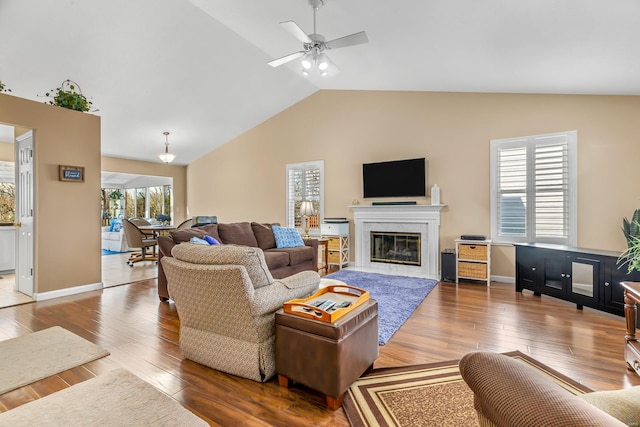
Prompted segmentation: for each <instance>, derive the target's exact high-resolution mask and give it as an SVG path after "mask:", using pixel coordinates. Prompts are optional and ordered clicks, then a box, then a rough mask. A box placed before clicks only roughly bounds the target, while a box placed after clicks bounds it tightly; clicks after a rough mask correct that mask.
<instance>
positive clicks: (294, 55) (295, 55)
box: [268, 51, 307, 67]
mask: <svg viewBox="0 0 640 427" xmlns="http://www.w3.org/2000/svg"><path fill="white" fill-rule="evenodd" d="M305 53H307V52H305V51H300V52H295V53H290V54H289V55H286V56H283V57H282V58H278V59H274V60H273V61H269V62H268V64H269V65H271V66H272V67H279V66H280V65H283V64H286V63H287V62H291V61H293V60H294V59H298V58H300V57H301V56H304V54H305Z"/></svg>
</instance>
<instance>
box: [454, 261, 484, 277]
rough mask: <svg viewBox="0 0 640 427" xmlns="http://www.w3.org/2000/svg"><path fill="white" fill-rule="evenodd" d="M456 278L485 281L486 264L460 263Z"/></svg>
mask: <svg viewBox="0 0 640 427" xmlns="http://www.w3.org/2000/svg"><path fill="white" fill-rule="evenodd" d="M458 276H460V277H469V278H473V279H482V280H485V279H486V278H487V264H482V263H478V262H464V261H460V262H458Z"/></svg>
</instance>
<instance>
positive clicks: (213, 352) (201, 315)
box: [161, 243, 320, 381]
mask: <svg viewBox="0 0 640 427" xmlns="http://www.w3.org/2000/svg"><path fill="white" fill-rule="evenodd" d="M171 253H172V255H173V257H164V258H162V261H161V262H162V267H163V268H164V271H165V273H166V276H167V282H168V290H169V295H170V297H171V299H172V300H173V301H174V302H175V305H176V309H177V311H178V317H179V318H180V349H181V350H182V354H183V355H184V357H185V358H187V359H190V360H193V361H195V362H198V363H201V364H203V365H206V366H209V367H211V368H213V369H217V370H219V371H223V372H227V373H230V374H233V375H238V376H241V377H245V378H249V379H252V380H254V381H266V380H268V379H269V378H271V377H272V376H273V375H274V374H275V312H276V311H277V310H278V309H280V308H282V304H283V303H284V302H285V301H288V300H290V299H292V298H302V297H305V296H307V295H310V294H311V293H313V292H315V291H316V290H317V289H318V285H319V283H320V276H319V275H318V273H316V272H315V271H303V272H300V273H297V274H294V275H293V276H289V277H286V278H284V279H280V280H275V279H274V278H273V277H272V276H271V273H269V269H268V268H267V264H266V262H265V260H264V254H263V252H262V250H261V249H260V248H253V247H248V246H235V245H211V246H209V245H197V244H193V243H182V244H180V245H177V246H175V247H174V248H173V250H172V251H171Z"/></svg>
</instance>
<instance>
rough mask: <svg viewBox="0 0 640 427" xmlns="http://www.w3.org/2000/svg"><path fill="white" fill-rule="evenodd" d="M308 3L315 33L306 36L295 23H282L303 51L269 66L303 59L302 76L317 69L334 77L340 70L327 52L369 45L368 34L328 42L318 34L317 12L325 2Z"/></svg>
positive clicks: (279, 59)
mask: <svg viewBox="0 0 640 427" xmlns="http://www.w3.org/2000/svg"><path fill="white" fill-rule="evenodd" d="M308 2H309V5H310V6H311V8H312V9H313V33H311V34H306V33H305V32H304V31H303V30H302V28H300V27H299V26H298V24H296V23H295V22H294V21H286V22H281V23H280V25H281V26H282V28H284V29H285V30H286V31H288V32H289V33H291V34H292V35H293V36H294V37H295V38H297V39H298V40H300V41H301V42H302V46H303V50H301V51H299V52H294V53H291V54H289V55H286V56H283V57H282V58H277V59H274V60H273V61H270V62H269V65H271V66H272V67H278V66H280V65H283V64H286V63H288V62H291V61H293V60H296V59H298V58H302V62H301V65H302V74H304V75H305V76H308V75H309V73H310V72H311V71H312V70H314V69H316V70H317V71H318V72H319V74H320V75H321V76H327V75H329V74H330V73H331V74H332V75H333V74H337V73H339V72H340V70H339V69H338V67H337V66H336V64H335V63H334V62H333V61H332V60H331V58H329V56H327V54H326V53H325V50H331V49H338V48H341V47H347V46H353V45H357V44H362V43H368V42H369V39H368V38H367V33H365V32H364V31H360V32H359V33H354V34H350V35H348V36H344V37H340V38H337V39H333V40H329V41H326V39H325V38H324V37H323V36H322V35H321V34H318V33H317V32H316V11H317V10H318V9H320V8H321V7H322V6H323V5H324V0H308Z"/></svg>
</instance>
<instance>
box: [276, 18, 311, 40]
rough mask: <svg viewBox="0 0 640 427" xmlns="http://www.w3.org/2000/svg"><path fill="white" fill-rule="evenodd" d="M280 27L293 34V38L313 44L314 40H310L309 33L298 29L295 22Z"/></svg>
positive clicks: (282, 23)
mask: <svg viewBox="0 0 640 427" xmlns="http://www.w3.org/2000/svg"><path fill="white" fill-rule="evenodd" d="M280 26H282V28H284V29H285V30H287V32H289V33H291V34H292V35H293V37H295V38H297V39H298V40H300V41H301V42H302V43H311V42H312V40H311V39H310V38H309V36H308V35H307V33H305V32H304V31H303V30H302V28H300V27H298V24H296V23H295V22H293V21H285V22H281V23H280Z"/></svg>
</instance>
